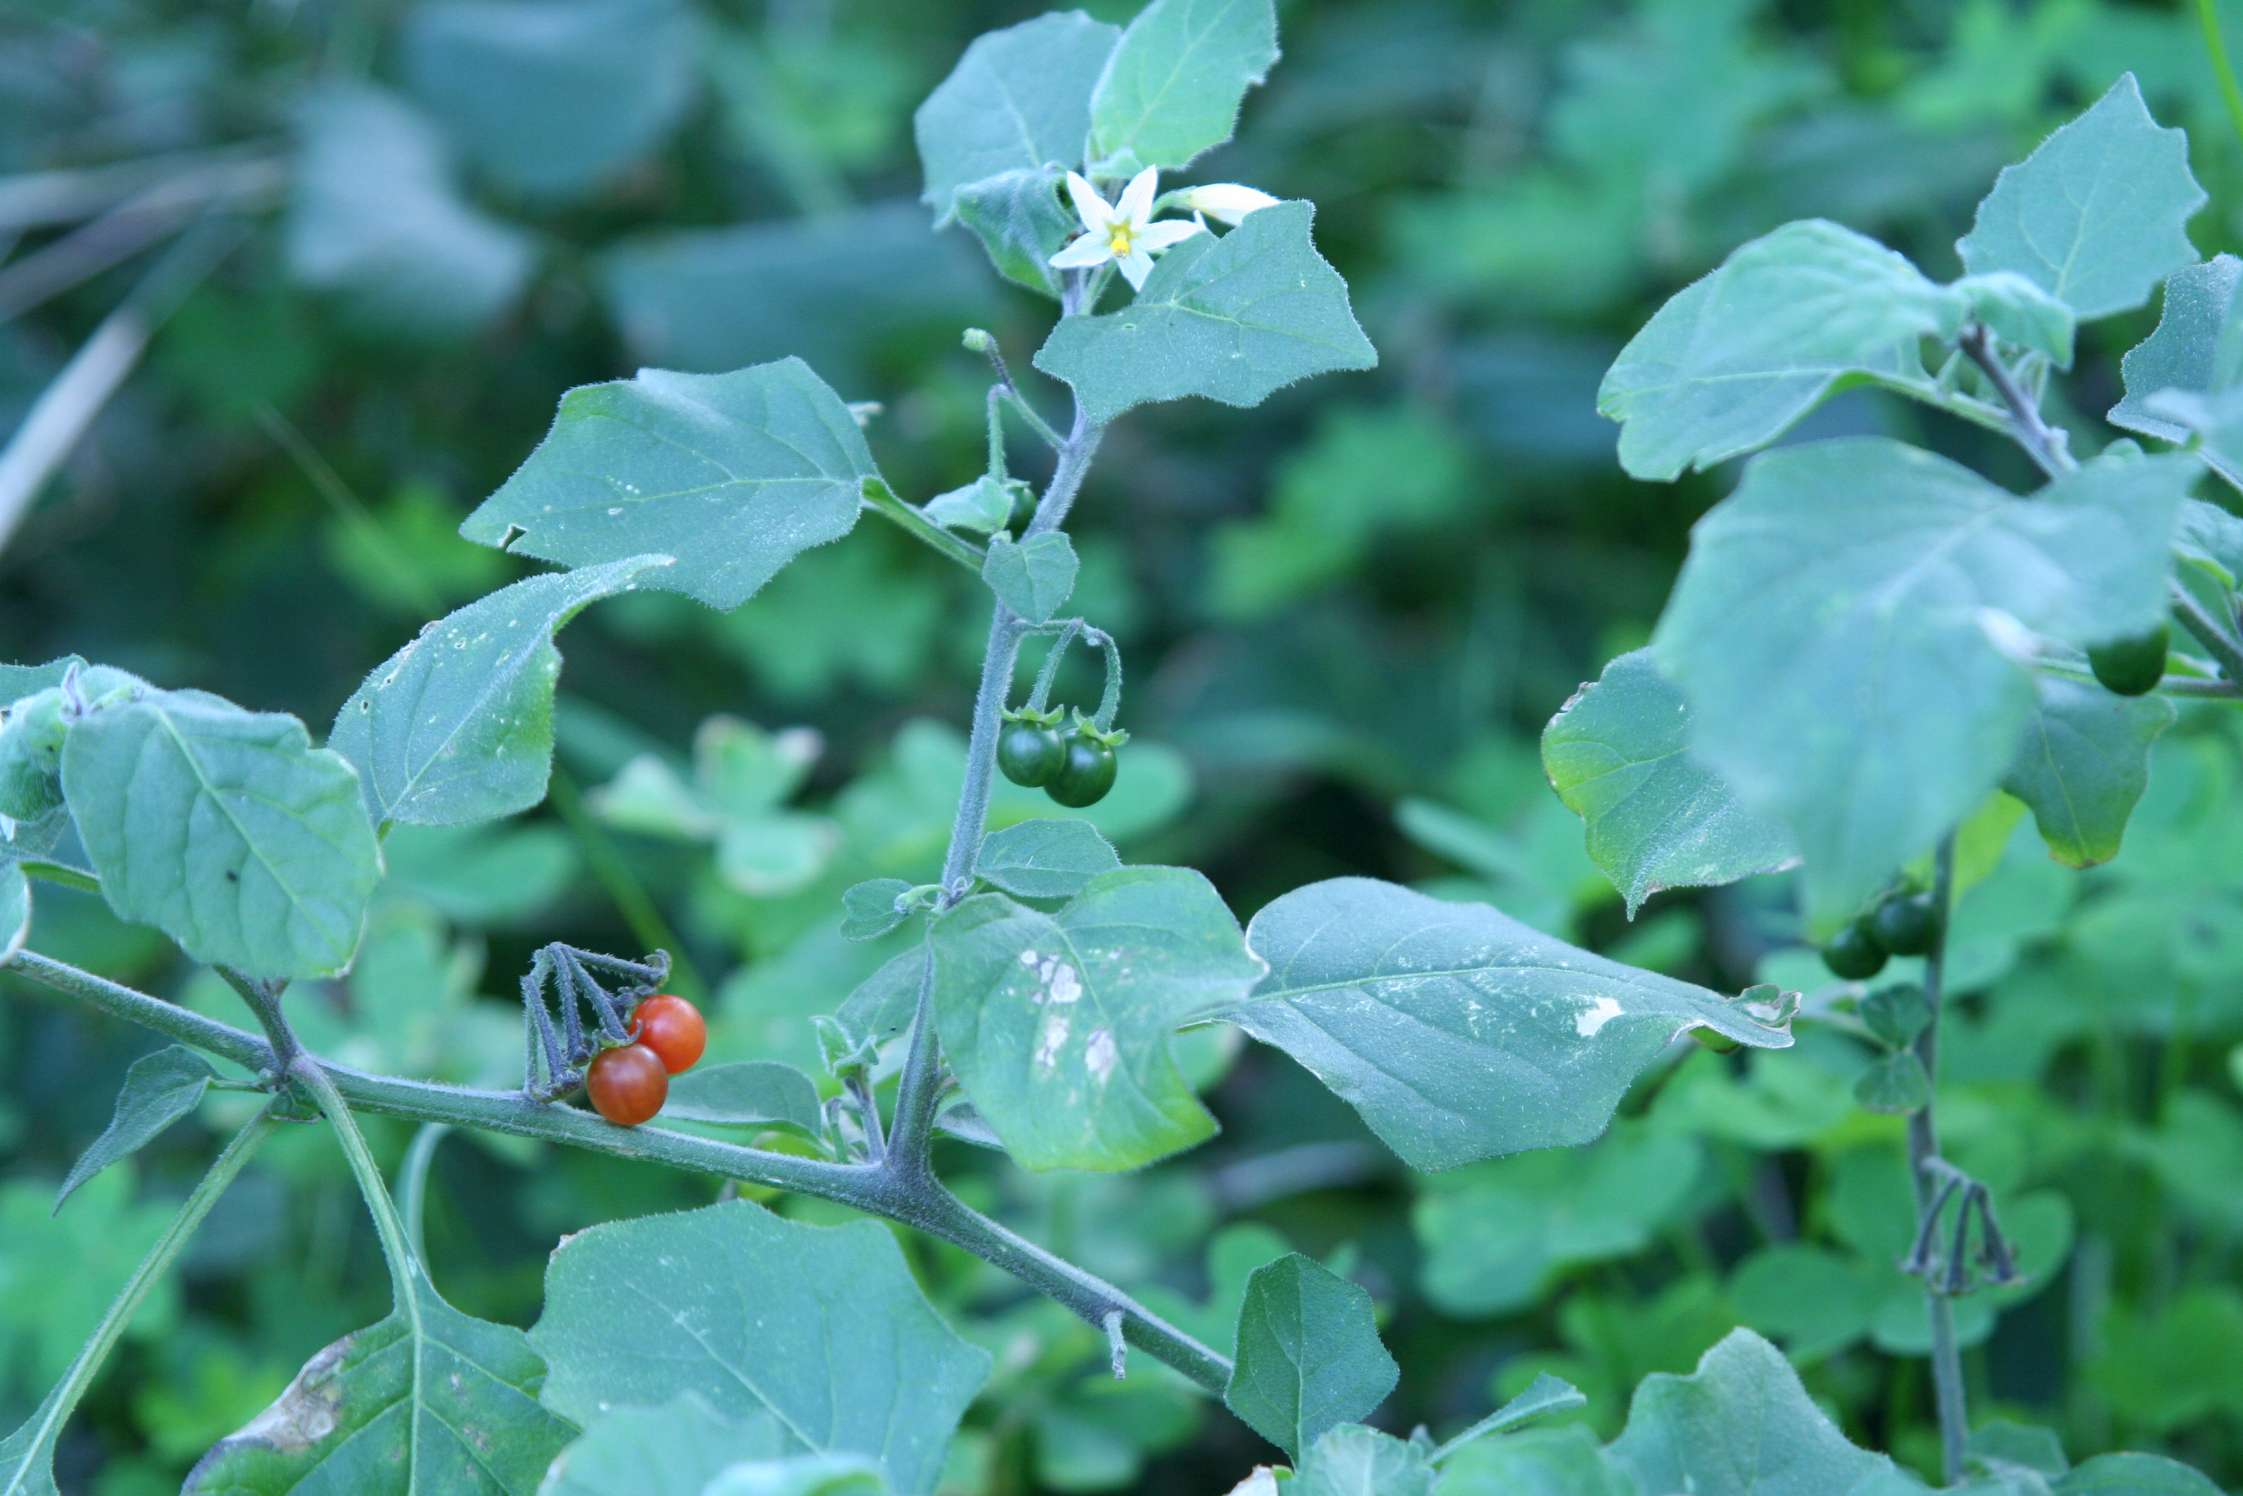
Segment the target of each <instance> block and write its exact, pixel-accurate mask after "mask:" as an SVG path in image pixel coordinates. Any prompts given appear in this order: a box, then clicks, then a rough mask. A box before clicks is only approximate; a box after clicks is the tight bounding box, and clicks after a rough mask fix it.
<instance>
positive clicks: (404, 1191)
mask: <svg viewBox="0 0 2243 1496" xmlns="http://www.w3.org/2000/svg"><path fill="white" fill-rule="evenodd" d="M451 1131H452V1129H451V1126H450V1124H448V1123H444V1122H424V1123H422V1124H421V1127H420V1130H419V1131H418V1132H415V1133H414V1134H413V1144H412V1146H411V1147H410V1148H407V1149H406V1150H405V1161H404V1162H403V1163H401V1164H399V1165H398V1166H397V1201H398V1206H397V1208H398V1209H399V1210H400V1211H402V1212H403V1213H404V1216H405V1239H406V1240H407V1241H409V1242H411V1243H412V1244H413V1251H414V1252H415V1253H416V1254H417V1255H418V1256H419V1257H420V1258H421V1260H422V1261H423V1262H426V1261H427V1260H428V1231H427V1225H428V1174H429V1170H430V1169H431V1168H432V1167H433V1166H434V1165H435V1163H436V1146H437V1144H439V1143H441V1142H443V1141H444V1139H445V1138H446V1137H447V1136H449V1135H450V1133H451Z"/></svg>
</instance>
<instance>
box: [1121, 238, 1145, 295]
mask: <svg viewBox="0 0 2243 1496" xmlns="http://www.w3.org/2000/svg"><path fill="white" fill-rule="evenodd" d="M1119 264H1120V265H1121V273H1122V274H1123V275H1124V276H1126V277H1128V279H1129V289H1130V290H1132V291H1142V290H1144V289H1145V277H1146V276H1148V275H1151V274H1152V273H1153V257H1152V256H1151V255H1149V254H1147V253H1145V251H1144V250H1142V249H1138V248H1134V247H1133V248H1132V249H1131V250H1130V251H1129V253H1128V254H1125V255H1123V256H1122V257H1121V259H1120V261H1119Z"/></svg>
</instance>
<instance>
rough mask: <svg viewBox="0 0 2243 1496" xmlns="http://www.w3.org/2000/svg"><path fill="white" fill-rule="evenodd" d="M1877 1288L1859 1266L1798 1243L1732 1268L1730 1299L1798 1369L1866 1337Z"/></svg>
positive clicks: (1757, 1254) (1781, 1245)
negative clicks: (1779, 1342)
mask: <svg viewBox="0 0 2243 1496" xmlns="http://www.w3.org/2000/svg"><path fill="white" fill-rule="evenodd" d="M1879 1287H1880V1284H1879V1282H1878V1279H1877V1276H1876V1275H1875V1274H1873V1273H1870V1272H1867V1271H1864V1269H1863V1266H1862V1264H1861V1263H1860V1262H1859V1261H1857V1260H1855V1259H1852V1258H1849V1257H1846V1256H1844V1255H1842V1254H1840V1253H1837V1252H1833V1251H1830V1250H1828V1249H1826V1248H1823V1247H1817V1246H1809V1245H1807V1244H1806V1243H1803V1242H1777V1243H1775V1244H1774V1245H1772V1246H1766V1247H1762V1248H1761V1249H1760V1250H1759V1251H1757V1252H1754V1253H1753V1254H1752V1255H1751V1256H1749V1257H1747V1258H1745V1259H1744V1261H1742V1262H1740V1263H1738V1264H1737V1268H1736V1271H1735V1273H1734V1274H1732V1275H1731V1277H1730V1280H1729V1295H1730V1297H1731V1299H1733V1300H1734V1301H1735V1303H1736V1312H1737V1315H1738V1316H1739V1317H1740V1318H1741V1319H1743V1320H1744V1321H1745V1322H1746V1323H1747V1324H1749V1325H1750V1326H1751V1327H1752V1328H1753V1329H1755V1330H1758V1331H1761V1332H1764V1333H1766V1334H1769V1335H1774V1336H1776V1337H1778V1338H1779V1339H1781V1340H1782V1341H1783V1342H1784V1347H1785V1349H1787V1350H1788V1351H1790V1352H1791V1355H1792V1358H1793V1359H1794V1360H1796V1361H1798V1362H1799V1363H1800V1364H1801V1365H1806V1364H1807V1363H1809V1362H1811V1361H1819V1360H1822V1359H1823V1358H1824V1357H1826V1356H1829V1355H1831V1354H1832V1353H1834V1352H1837V1351H1840V1350H1844V1349H1845V1348H1846V1347H1847V1346H1849V1345H1852V1344H1854V1343H1855V1342H1857V1341H1859V1340H1860V1339H1862V1337H1864V1336H1866V1335H1867V1334H1868V1333H1869V1327H1870V1324H1871V1322H1872V1320H1873V1319H1874V1318H1875V1317H1876V1313H1877V1299H1878V1292H1879Z"/></svg>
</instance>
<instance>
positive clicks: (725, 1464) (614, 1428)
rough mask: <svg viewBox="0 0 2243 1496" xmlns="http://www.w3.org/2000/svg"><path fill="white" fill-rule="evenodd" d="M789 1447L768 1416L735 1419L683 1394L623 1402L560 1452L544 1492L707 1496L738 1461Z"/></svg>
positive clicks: (550, 1495) (547, 1495)
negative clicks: (653, 1401) (644, 1403)
mask: <svg viewBox="0 0 2243 1496" xmlns="http://www.w3.org/2000/svg"><path fill="white" fill-rule="evenodd" d="M786 1448H787V1440H786V1433H785V1431H784V1430H783V1429H782V1428H781V1427H780V1426H779V1421H778V1420H777V1419H775V1418H773V1417H771V1416H770V1415H769V1414H767V1413H762V1414H756V1415H754V1416H752V1417H749V1418H745V1419H741V1420H739V1421H737V1422H735V1421H734V1420H732V1419H729V1418H722V1417H719V1416H718V1415H717V1414H716V1412H715V1411H714V1410H713V1409H711V1408H710V1407H709V1405H708V1404H707V1403H706V1402H703V1401H702V1400H701V1399H700V1398H699V1397H696V1396H695V1395H694V1394H692V1393H690V1392H681V1393H679V1394H678V1395H677V1396H675V1397H673V1398H671V1399H669V1400H668V1401H667V1402H665V1403H663V1404H662V1405H661V1406H659V1407H619V1408H616V1409H614V1410H613V1411H611V1412H607V1413H603V1414H601V1415H600V1416H599V1417H597V1418H595V1419H593V1420H592V1421H591V1422H590V1423H588V1424H586V1425H585V1428H584V1434H583V1436H582V1437H581V1438H579V1439H578V1440H577V1441H576V1442H575V1443H573V1444H571V1445H570V1446H569V1447H568V1448H566V1449H564V1450H562V1451H561V1452H560V1454H558V1455H557V1456H555V1457H554V1460H553V1466H552V1469H551V1470H549V1471H548V1472H547V1473H546V1476H545V1482H544V1484H542V1485H540V1486H539V1487H538V1488H537V1496H703V1491H704V1488H705V1487H707V1485H708V1484H709V1483H710V1482H711V1481H713V1480H715V1479H716V1478H717V1477H718V1476H720V1475H722V1474H723V1473H724V1472H725V1471H726V1470H728V1469H730V1468H731V1467H732V1466H734V1465H736V1464H740V1463H744V1462H747V1461H761V1460H769V1459H773V1458H776V1457H777V1456H779V1455H780V1454H782V1453H784V1452H785V1450H786Z"/></svg>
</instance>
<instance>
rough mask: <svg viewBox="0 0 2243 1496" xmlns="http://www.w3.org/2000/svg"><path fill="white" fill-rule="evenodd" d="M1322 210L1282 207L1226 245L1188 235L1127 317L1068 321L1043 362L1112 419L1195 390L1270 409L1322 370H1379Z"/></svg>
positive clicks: (1039, 358) (1094, 415)
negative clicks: (1318, 232)
mask: <svg viewBox="0 0 2243 1496" xmlns="http://www.w3.org/2000/svg"><path fill="white" fill-rule="evenodd" d="M1314 215H1315V210H1314V209H1312V208H1311V207H1310V206H1309V205H1308V204H1307V203H1299V202H1295V203H1279V204H1277V205H1276V206H1275V207H1271V208H1264V209H1262V210H1261V211H1260V212H1259V213H1256V214H1254V215H1253V216H1252V217H1250V218H1248V219H1247V220H1246V221H1245V222H1244V223H1242V224H1240V225H1239V226H1238V227H1237V228H1235V229H1232V230H1231V231H1230V232H1229V233H1227V234H1224V235H1222V236H1221V237H1220V238H1217V237H1216V236H1215V235H1213V234H1201V235H1198V236H1196V237H1194V238H1191V239H1186V240H1185V241H1184V242H1183V243H1181V244H1179V245H1177V246H1176V247H1175V248H1174V249H1171V250H1169V251H1168V252H1167V253H1166V254H1165V255H1163V256H1161V259H1160V262H1159V263H1158V264H1156V265H1155V266H1154V267H1153V273H1152V275H1151V277H1150V278H1149V279H1147V280H1146V282H1145V288H1144V289H1143V290H1142V291H1139V292H1138V293H1137V299H1136V300H1135V301H1133V302H1131V303H1130V304H1129V305H1128V306H1126V307H1124V308H1123V309H1122V310H1120V311H1118V312H1108V313H1106V314H1104V315H1102V316H1080V317H1065V318H1062V319H1061V320H1060V323H1059V325H1058V326H1057V327H1055V328H1053V329H1052V333H1051V336H1050V337H1049V338H1047V339H1046V340H1045V341H1044V346H1043V347H1042V348H1041V349H1039V350H1037V353H1036V367H1037V368H1039V369H1041V370H1043V371H1044V372H1045V373H1046V374H1049V375H1051V376H1052V377H1053V378H1054V379H1062V380H1065V381H1066V382H1067V383H1068V384H1070V385H1072V386H1073V387H1074V390H1075V395H1076V397H1077V398H1078V399H1080V400H1081V401H1082V402H1083V407H1084V409H1085V410H1086V411H1088V412H1089V415H1090V418H1091V419H1092V420H1094V421H1098V422H1101V423H1103V422H1107V421H1111V420H1112V419H1113V418H1114V417H1116V416H1118V415H1120V414H1121V413H1122V412H1123V411H1126V410H1128V409H1130V408H1131V407H1133V406H1138V405H1143V404H1146V403H1147V402H1149V401H1155V400H1181V399H1183V398H1184V397H1185V396H1187V395H1200V396H1204V397H1205V398H1207V399H1209V400H1219V401H1221V402H1222V403H1223V404H1225V405H1238V406H1250V405H1259V404H1261V403H1262V401H1264V400H1266V399H1268V398H1269V397H1270V396H1271V395H1272V394H1274V393H1275V392H1277V391H1278V390H1281V389H1283V388H1284V387H1285V386H1287V385H1289V384H1293V383H1295V382H1297V381H1299V380H1302V379H1306V378H1307V377H1308V376H1309V375H1311V374H1323V373H1328V372H1330V371H1332V370H1335V369H1368V368H1371V367H1373V366H1375V365H1376V364H1377V363H1378V352H1377V350H1375V349H1374V348H1372V347H1371V342H1370V339H1368V338H1366V337H1364V336H1363V330H1362V329H1361V328H1360V327H1358V326H1356V325H1355V314H1354V313H1353V312H1352V311H1350V310H1349V308H1348V304H1347V283H1346V282H1345V281H1343V280H1341V279H1340V276H1339V272H1338V271H1336V270H1334V269H1333V268H1332V267H1331V266H1330V265H1327V264H1326V263H1324V260H1323V258H1322V257H1321V256H1320V255H1318V254H1317V252H1316V246H1315V243H1314V242H1313V240H1312V239H1311V238H1310V232H1309V230H1310V224H1311V222H1312V221H1313V219H1314Z"/></svg>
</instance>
